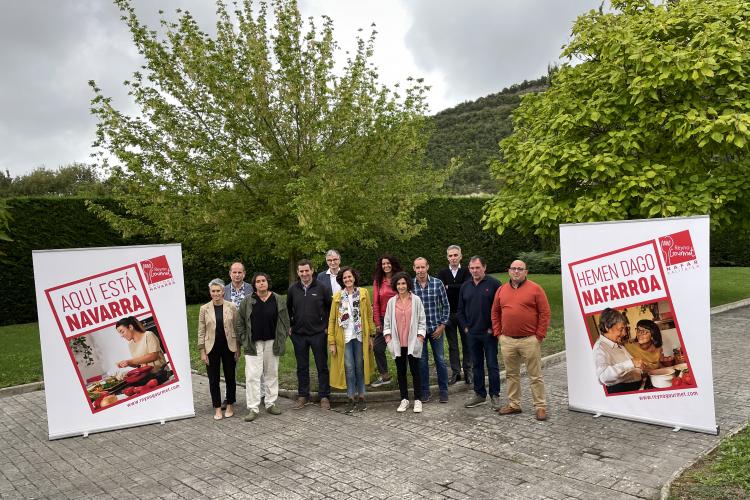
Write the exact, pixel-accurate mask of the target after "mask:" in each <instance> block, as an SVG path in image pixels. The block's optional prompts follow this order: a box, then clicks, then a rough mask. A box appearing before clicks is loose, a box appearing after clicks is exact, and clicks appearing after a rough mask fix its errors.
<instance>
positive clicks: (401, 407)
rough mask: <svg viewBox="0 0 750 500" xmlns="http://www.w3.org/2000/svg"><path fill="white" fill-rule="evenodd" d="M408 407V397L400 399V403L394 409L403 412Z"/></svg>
mask: <svg viewBox="0 0 750 500" xmlns="http://www.w3.org/2000/svg"><path fill="white" fill-rule="evenodd" d="M408 407H409V400H408V399H402V400H401V404H400V405H398V408H397V409H396V411H397V412H400V413H403V412H405V411H406V409H407V408H408Z"/></svg>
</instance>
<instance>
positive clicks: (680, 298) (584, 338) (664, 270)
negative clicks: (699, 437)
mask: <svg viewBox="0 0 750 500" xmlns="http://www.w3.org/2000/svg"><path fill="white" fill-rule="evenodd" d="M560 259H561V264H562V291H563V307H564V314H565V345H566V350H567V366H568V396H569V406H570V408H571V409H574V410H581V411H586V412H591V413H595V414H602V415H608V416H613V417H621V418H626V419H630V420H638V421H641V422H649V423H654V424H661V425H668V426H671V427H679V428H684V429H690V430H695V431H701V432H708V433H712V434H716V433H718V428H717V426H716V416H715V411H714V393H713V371H712V366H711V317H710V283H709V270H710V267H709V218H708V217H707V216H702V217H675V218H669V219H648V220H635V221H622V222H602V223H591V224H563V225H561V226H560ZM649 339H650V340H651V341H650V342H649ZM639 365H640V366H639Z"/></svg>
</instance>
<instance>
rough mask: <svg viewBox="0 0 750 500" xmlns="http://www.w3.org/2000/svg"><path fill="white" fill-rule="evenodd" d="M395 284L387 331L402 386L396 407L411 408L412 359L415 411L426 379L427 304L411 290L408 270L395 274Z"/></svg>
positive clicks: (418, 410) (386, 319) (387, 313)
mask: <svg viewBox="0 0 750 500" xmlns="http://www.w3.org/2000/svg"><path fill="white" fill-rule="evenodd" d="M391 286H392V287H393V288H395V289H396V292H397V294H396V296H394V297H391V298H390V300H388V305H387V306H386V310H385V316H384V317H383V335H384V336H385V341H386V342H387V343H388V347H389V348H390V349H391V354H392V355H393V359H395V360H396V371H397V373H398V388H399V391H400V392H401V404H400V405H399V407H398V409H397V410H396V411H398V412H404V411H406V409H407V408H409V391H408V386H407V382H406V363H407V362H408V363H409V370H410V371H411V378H412V381H413V382H414V413H421V412H422V401H421V399H420V397H421V395H422V383H421V379H420V376H419V364H420V358H421V357H422V343H423V342H424V336H425V331H426V329H427V320H426V317H425V313H424V306H423V305H422V301H421V300H420V298H419V297H417V296H416V295H414V294H413V293H411V290H412V286H413V285H412V279H411V278H409V275H408V274H406V273H405V272H400V273H396V274H394V275H393V279H392V281H391Z"/></svg>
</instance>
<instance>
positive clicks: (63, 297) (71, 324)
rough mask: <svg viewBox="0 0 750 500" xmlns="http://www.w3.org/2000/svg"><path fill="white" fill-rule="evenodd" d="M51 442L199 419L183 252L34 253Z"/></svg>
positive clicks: (170, 248)
mask: <svg viewBox="0 0 750 500" xmlns="http://www.w3.org/2000/svg"><path fill="white" fill-rule="evenodd" d="M32 257H33V261H34V280H35V284H36V302H37V309H38V314H39V337H40V341H41V347H42V363H43V368H44V388H45V395H46V399H47V421H48V426H49V439H57V438H63V437H68V436H74V435H84V436H85V435H88V434H89V433H92V432H100V431H106V430H112V429H118V428H123V427H131V426H135V425H143V424H149V423H155V422H162V423H163V422H165V421H167V420H173V419H178V418H185V417H192V416H194V415H195V411H194V408H193V389H192V380H191V377H190V356H189V352H188V333H187V332H188V330H187V317H186V310H185V292H184V280H183V274H182V250H181V247H180V245H179V244H176V245H153V246H130V247H112V248H80V249H72V250H43V251H38V250H35V251H34V252H33V253H32Z"/></svg>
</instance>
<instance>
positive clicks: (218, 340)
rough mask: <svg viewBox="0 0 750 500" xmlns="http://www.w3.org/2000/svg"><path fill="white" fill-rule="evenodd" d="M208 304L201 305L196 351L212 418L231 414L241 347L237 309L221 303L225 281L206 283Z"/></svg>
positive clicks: (215, 280) (229, 303) (227, 303)
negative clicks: (203, 370)
mask: <svg viewBox="0 0 750 500" xmlns="http://www.w3.org/2000/svg"><path fill="white" fill-rule="evenodd" d="M208 289H209V291H210V292H211V302H209V303H208V304H203V305H202V306H201V309H200V312H199V313H198V349H199V350H200V353H201V359H202V360H203V362H204V363H206V371H207V372H208V386H209V389H210V391H211V403H212V404H213V407H214V419H215V420H221V419H222V418H224V417H231V416H232V415H234V409H233V408H232V405H233V404H234V402H235V401H236V393H237V382H236V380H235V366H236V365H237V360H238V359H239V357H240V345H239V342H238V341H237V336H236V334H235V332H234V325H235V324H236V323H237V306H235V305H234V304H233V303H232V302H231V301H229V300H224V282H223V281H222V280H220V279H219V278H216V279H213V280H211V282H210V283H209V284H208ZM222 364H223V365H224V380H225V381H226V386H227V409H226V411H225V412H224V415H222V414H221V387H220V386H219V370H220V365H222Z"/></svg>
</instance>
